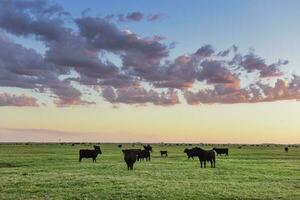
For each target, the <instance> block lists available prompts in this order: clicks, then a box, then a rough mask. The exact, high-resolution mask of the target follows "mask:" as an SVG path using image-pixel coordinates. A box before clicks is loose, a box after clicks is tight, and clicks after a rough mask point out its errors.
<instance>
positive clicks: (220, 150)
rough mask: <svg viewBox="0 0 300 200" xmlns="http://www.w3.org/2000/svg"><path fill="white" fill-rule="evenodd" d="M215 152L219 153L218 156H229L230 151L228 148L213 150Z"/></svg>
mask: <svg viewBox="0 0 300 200" xmlns="http://www.w3.org/2000/svg"><path fill="white" fill-rule="evenodd" d="M213 150H214V151H215V152H217V156H218V155H222V154H225V155H226V156H228V151H229V150H228V148H213Z"/></svg>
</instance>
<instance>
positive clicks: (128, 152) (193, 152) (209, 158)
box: [79, 144, 289, 170]
mask: <svg viewBox="0 0 300 200" xmlns="http://www.w3.org/2000/svg"><path fill="white" fill-rule="evenodd" d="M118 147H119V148H121V147H122V145H118ZM143 147H144V149H123V150H122V152H123V155H124V161H125V163H126V165H127V169H128V170H132V169H133V165H134V163H135V162H136V161H142V160H144V159H145V160H146V161H150V159H151V153H152V152H153V150H152V146H150V145H149V144H148V145H146V146H145V145H144V146H143ZM284 150H285V152H288V151H289V149H288V147H285V148H284ZM183 152H184V153H186V155H187V157H188V159H190V158H192V159H194V157H198V158H199V161H200V166H201V168H202V167H203V166H204V167H206V162H210V165H211V167H216V156H215V155H216V154H217V155H223V154H224V155H225V156H228V155H229V149H228V148H213V149H212V150H204V149H201V148H200V147H194V148H191V149H188V148H186V149H184V151H183ZM98 154H102V151H101V149H100V146H97V145H94V149H93V150H91V149H81V150H79V162H81V160H82V158H92V160H93V162H96V158H97V156H98ZM160 155H161V157H163V156H164V157H168V151H160Z"/></svg>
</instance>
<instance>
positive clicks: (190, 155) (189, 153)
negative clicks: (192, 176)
mask: <svg viewBox="0 0 300 200" xmlns="http://www.w3.org/2000/svg"><path fill="white" fill-rule="evenodd" d="M183 152H184V153H186V155H187V157H188V159H190V158H193V160H194V157H195V156H198V155H197V151H195V148H192V149H188V148H185V149H184V151H183Z"/></svg>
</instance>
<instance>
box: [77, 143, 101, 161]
mask: <svg viewBox="0 0 300 200" xmlns="http://www.w3.org/2000/svg"><path fill="white" fill-rule="evenodd" d="M98 154H102V151H101V149H100V146H96V145H94V150H91V149H80V150H79V162H81V160H82V158H92V159H93V162H96V158H97V156H98Z"/></svg>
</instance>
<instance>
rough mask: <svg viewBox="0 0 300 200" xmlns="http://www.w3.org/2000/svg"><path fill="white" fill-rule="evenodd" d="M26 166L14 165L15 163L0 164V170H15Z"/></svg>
mask: <svg viewBox="0 0 300 200" xmlns="http://www.w3.org/2000/svg"><path fill="white" fill-rule="evenodd" d="M26 166H27V165H22V164H16V163H0V168H16V167H26Z"/></svg>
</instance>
